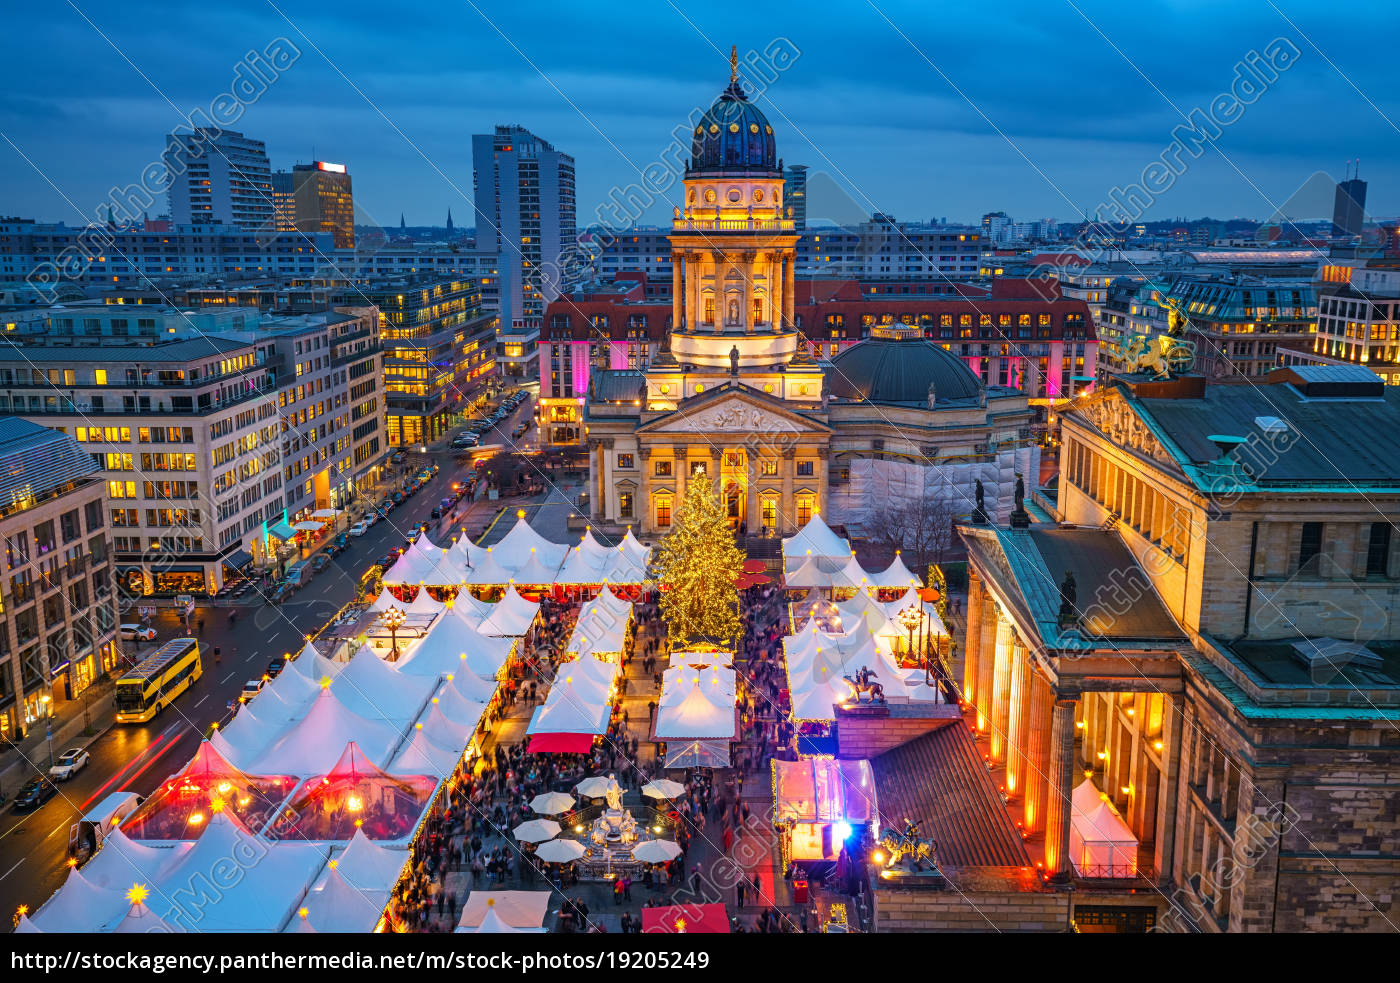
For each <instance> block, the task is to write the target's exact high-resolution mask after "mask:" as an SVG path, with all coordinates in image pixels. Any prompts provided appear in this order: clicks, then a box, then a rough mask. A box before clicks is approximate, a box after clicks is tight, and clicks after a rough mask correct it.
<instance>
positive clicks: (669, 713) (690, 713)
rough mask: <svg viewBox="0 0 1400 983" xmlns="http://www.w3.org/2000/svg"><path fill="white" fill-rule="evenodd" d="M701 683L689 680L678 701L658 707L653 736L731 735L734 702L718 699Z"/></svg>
mask: <svg viewBox="0 0 1400 983" xmlns="http://www.w3.org/2000/svg"><path fill="white" fill-rule="evenodd" d="M714 695H715V694H713V693H712V692H711V691H710V690H707V689H706V688H705V686H704V685H703V684H702V683H698V682H697V683H691V684H690V687H689V689H688V690H687V691H686V693H685V695H684V697H683V698H682V699H681V700H679V701H678V702H676V703H674V704H671V705H667V706H660V707H658V709H657V712H656V727H655V731H654V733H655V736H656V737H657V739H659V740H675V739H678V738H700V737H703V738H720V737H723V738H727V739H732V738H733V737H734V730H735V717H734V702H733V698H732V697H731V698H730V699H729V700H728V701H727V702H726V701H723V700H717V699H715V698H714Z"/></svg>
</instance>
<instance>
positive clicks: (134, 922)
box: [110, 902, 185, 935]
mask: <svg viewBox="0 0 1400 983" xmlns="http://www.w3.org/2000/svg"><path fill="white" fill-rule="evenodd" d="M110 931H111V933H112V934H113V935H169V934H172V933H176V932H183V931H185V929H184V927H183V926H180V925H175V924H172V923H170V922H168V921H166V920H165V919H164V918H161V917H160V916H159V915H157V914H156V913H155V912H154V911H152V910H151V908H150V907H149V906H148V905H146V904H145V903H144V902H135V903H133V904H132V905H131V907H130V908H128V909H127V912H126V915H125V917H123V918H122V920H121V921H119V922H117V924H116V925H114V926H112V928H111V929H110Z"/></svg>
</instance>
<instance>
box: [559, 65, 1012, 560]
mask: <svg viewBox="0 0 1400 983" xmlns="http://www.w3.org/2000/svg"><path fill="white" fill-rule="evenodd" d="M684 188H685V190H684V201H683V203H682V204H680V205H678V206H676V208H675V212H674V219H673V223H672V231H671V235H670V243H671V251H672V271H673V279H672V284H671V318H670V325H669V330H668V331H667V333H666V336H665V337H664V338H663V339H662V342H661V345H660V346H659V350H658V351H656V352H655V353H654V354H651V353H649V357H648V358H647V360H646V361H645V363H644V364H640V365H637V366H635V367H628V368H621V367H610V368H602V367H599V368H597V369H594V370H593V371H592V372H591V373H590V377H589V382H588V396H587V401H586V405H585V411H584V423H585V428H586V441H587V447H588V451H589V473H590V484H589V507H590V510H591V513H592V518H593V520H594V521H595V522H599V523H602V524H607V525H632V526H635V527H636V529H637V532H638V534H641V535H645V534H652V535H659V534H663V533H665V532H666V531H667V529H668V528H669V526H670V524H671V516H672V514H673V513H674V511H675V510H676V508H677V507H678V506H679V504H680V499H681V498H682V497H683V496H684V494H685V482H687V481H688V480H694V479H697V478H703V480H709V481H717V482H718V485H717V487H718V491H719V493H720V495H721V497H722V498H723V499H724V501H725V503H726V507H727V509H728V513H729V517H730V520H731V522H732V523H733V525H734V527H735V528H736V529H737V530H739V531H740V532H741V533H745V534H748V535H790V534H791V533H793V532H794V531H796V530H797V529H798V528H799V527H800V526H802V525H803V524H804V523H805V522H806V521H807V520H808V519H810V518H811V516H812V515H813V514H816V513H819V512H820V513H824V514H826V515H827V516H828V518H830V519H831V520H832V521H834V522H838V523H843V524H845V525H847V527H848V528H849V529H851V530H852V531H853V532H856V533H859V531H860V529H861V527H862V525H863V523H864V521H865V520H866V519H867V518H868V517H869V515H870V513H871V510H872V509H874V508H878V507H880V504H881V503H884V504H886V505H888V504H889V503H891V502H892V501H893V502H897V501H898V500H900V499H901V498H903V499H908V498H911V497H919V496H942V497H946V498H947V499H948V500H949V501H950V502H952V503H953V504H954V506H955V507H956V508H958V510H959V511H971V509H972V502H973V494H974V491H973V490H974V486H975V484H976V482H977V481H978V480H981V481H982V482H983V484H984V486H985V487H986V489H987V492H988V495H989V498H990V503H989V508H995V509H996V510H997V512H998V513H999V514H1003V515H1004V514H1006V513H1009V512H1010V510H1011V508H1012V505H1011V488H1012V487H1013V486H1014V481H1015V475H1016V474H1018V473H1023V474H1026V475H1029V476H1030V480H1032V481H1034V480H1036V478H1037V477H1038V474H1037V472H1038V469H1039V452H1038V448H1036V447H1035V446H1034V445H1033V443H1032V442H1031V441H1030V440H1029V424H1030V420H1031V411H1030V409H1029V407H1028V405H1027V399H1026V397H1025V395H1024V394H1023V393H1021V392H1020V391H1019V390H1016V389H1010V388H1006V387H1001V386H987V385H984V384H983V383H982V382H981V380H979V379H978V378H977V377H976V376H975V375H974V374H973V373H972V372H971V370H970V369H968V367H967V366H966V365H965V364H964V363H963V362H962V361H961V360H960V359H959V358H957V357H956V356H955V355H952V354H950V353H949V352H948V351H946V350H945V349H943V348H941V347H939V346H937V345H934V344H932V343H930V342H928V341H927V340H925V339H924V338H923V336H922V334H921V333H920V332H919V331H917V330H901V326H899V325H894V326H890V327H888V328H886V329H884V330H880V331H876V332H873V333H872V337H871V339H870V340H868V341H864V342H862V343H861V344H859V345H856V346H854V347H853V348H851V349H849V350H848V351H845V352H842V353H841V354H839V355H837V356H836V357H835V358H833V359H831V360H829V361H818V360H817V359H816V358H814V357H813V355H812V352H811V347H810V343H809V339H808V338H807V337H806V336H805V335H804V333H803V332H802V331H801V330H799V327H798V325H797V323H796V320H795V317H794V307H795V303H796V292H797V291H796V274H795V268H796V252H795V250H796V244H797V240H798V238H799V232H798V231H797V229H796V228H795V226H794V222H793V218H792V207H791V205H790V204H789V203H788V202H787V201H786V200H785V198H784V191H785V189H784V180H783V163H782V161H781V160H780V159H779V158H778V155H777V142H776V139H775V136H774V133H773V127H772V125H771V124H770V123H769V122H768V120H767V118H766V117H765V116H764V114H763V113H762V112H761V111H760V110H759V109H758V107H756V106H755V105H753V104H752V103H751V102H749V100H748V98H747V96H746V94H745V92H744V89H743V87H742V85H741V83H740V81H739V79H738V75H737V72H731V78H730V83H729V86H728V87H727V88H726V89H725V90H724V91H723V92H722V93H721V94H720V96H719V98H718V99H716V100H715V102H714V104H713V105H712V106H711V107H710V109H709V111H708V112H706V113H705V115H704V116H703V117H702V118H701V119H700V121H699V123H698V124H697V126H696V127H695V130H694V133H693V136H692V146H691V156H690V160H689V164H688V167H687V168H686V172H685V181H684Z"/></svg>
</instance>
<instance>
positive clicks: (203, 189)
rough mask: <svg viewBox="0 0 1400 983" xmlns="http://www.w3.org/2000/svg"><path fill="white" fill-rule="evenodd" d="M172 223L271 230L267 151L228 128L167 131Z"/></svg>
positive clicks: (272, 214) (261, 144)
mask: <svg viewBox="0 0 1400 983" xmlns="http://www.w3.org/2000/svg"><path fill="white" fill-rule="evenodd" d="M164 160H165V166H166V168H167V169H168V170H169V172H170V218H171V220H172V221H173V222H174V223H175V224H176V225H234V226H237V227H239V228H241V229H251V230H261V229H267V228H269V227H272V228H275V227H276V226H275V221H274V220H275V207H274V204H273V199H272V168H271V166H270V165H269V164H268V162H267V147H266V146H265V145H264V144H263V142H262V141H261V140H250V139H248V138H247V137H245V136H244V135H243V134H242V133H238V132H235V131H233V130H218V129H209V128H205V127H200V128H198V129H196V130H193V131H191V132H189V133H172V134H171V135H170V138H169V140H167V142H166V147H165V156H164Z"/></svg>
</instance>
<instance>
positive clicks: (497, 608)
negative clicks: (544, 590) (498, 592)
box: [479, 585, 540, 638]
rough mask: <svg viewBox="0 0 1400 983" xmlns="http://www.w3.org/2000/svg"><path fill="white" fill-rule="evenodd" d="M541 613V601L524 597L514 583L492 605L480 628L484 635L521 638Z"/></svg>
mask: <svg viewBox="0 0 1400 983" xmlns="http://www.w3.org/2000/svg"><path fill="white" fill-rule="evenodd" d="M539 614H540V605H539V602H538V601H531V600H527V599H526V598H524V597H522V596H521V595H520V592H519V591H517V590H516V589H515V587H514V585H512V586H510V587H508V588H506V592H505V594H503V595H502V596H501V599H500V600H499V601H497V602H496V603H495V604H493V605H491V610H490V613H489V614H488V615H487V616H486V618H485V619H484V620H483V621H482V622H481V624H480V626H479V630H480V632H481V633H482V634H483V635H501V636H509V637H513V638H520V637H523V636H524V635H525V634H526V633H527V632H529V630H530V627H531V626H532V625H533V624H534V623H535V619H536V618H538V617H539Z"/></svg>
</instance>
